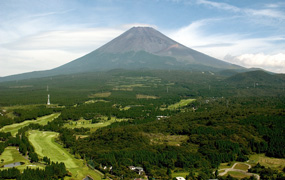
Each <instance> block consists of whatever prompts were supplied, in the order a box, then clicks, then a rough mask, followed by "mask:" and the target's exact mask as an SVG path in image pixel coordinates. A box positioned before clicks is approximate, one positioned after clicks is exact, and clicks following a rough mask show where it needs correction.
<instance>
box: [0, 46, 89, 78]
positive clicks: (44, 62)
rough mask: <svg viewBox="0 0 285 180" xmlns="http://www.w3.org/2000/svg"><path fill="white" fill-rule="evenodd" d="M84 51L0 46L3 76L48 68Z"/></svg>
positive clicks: (75, 56) (0, 63)
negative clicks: (6, 47)
mask: <svg viewBox="0 0 285 180" xmlns="http://www.w3.org/2000/svg"><path fill="white" fill-rule="evenodd" d="M82 55H84V53H73V52H67V51H62V50H52V49H51V50H11V49H3V48H0V56H1V60H0V67H1V74H0V75H1V76H8V75H12V74H19V73H24V72H31V71H39V70H48V69H52V68H55V67H57V66H60V65H63V64H65V63H68V62H69V61H71V60H74V59H76V58H78V57H80V56H82Z"/></svg>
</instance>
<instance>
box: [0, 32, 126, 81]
mask: <svg viewBox="0 0 285 180" xmlns="http://www.w3.org/2000/svg"><path fill="white" fill-rule="evenodd" d="M124 30H125V29H123V28H92V29H81V30H77V31H76V30H73V31H49V32H42V33H38V34H36V35H32V36H27V37H25V38H22V39H18V40H17V41H14V42H12V43H8V44H2V45H0V57H1V59H0V67H1V71H0V73H1V74H0V76H7V75H12V74H18V73H23V72H30V71H38V70H46V69H51V68H55V67H58V66H60V65H63V64H65V63H68V62H70V61H72V60H74V59H76V58H79V57H81V56H83V55H85V54H87V53H89V52H91V51H93V50H95V49H97V48H98V47H100V46H102V45H103V44H105V43H106V42H108V41H110V40H112V39H113V38H115V37H116V36H118V35H120V34H121V33H122V32H124Z"/></svg>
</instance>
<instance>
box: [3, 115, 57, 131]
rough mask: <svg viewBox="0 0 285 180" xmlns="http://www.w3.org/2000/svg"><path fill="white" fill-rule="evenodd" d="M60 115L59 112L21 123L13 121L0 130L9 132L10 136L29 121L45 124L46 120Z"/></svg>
mask: <svg viewBox="0 0 285 180" xmlns="http://www.w3.org/2000/svg"><path fill="white" fill-rule="evenodd" d="M59 115H60V113H54V114H50V115H47V116H43V117H39V118H37V119H36V120H27V121H24V122H21V123H15V124H11V125H7V126H4V127H3V128H1V129H0V131H3V132H11V134H12V136H16V134H17V133H18V130H19V129H21V128H22V127H25V126H28V125H29V124H31V123H36V124H40V125H46V124H47V123H48V122H50V121H53V120H54V119H55V118H57V117H58V116H59Z"/></svg>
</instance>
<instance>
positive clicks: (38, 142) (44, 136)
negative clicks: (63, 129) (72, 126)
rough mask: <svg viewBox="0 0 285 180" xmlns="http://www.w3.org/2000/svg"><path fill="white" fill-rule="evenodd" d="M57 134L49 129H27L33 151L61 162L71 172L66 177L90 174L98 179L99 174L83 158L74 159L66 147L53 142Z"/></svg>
mask: <svg viewBox="0 0 285 180" xmlns="http://www.w3.org/2000/svg"><path fill="white" fill-rule="evenodd" d="M57 136H58V133H56V132H50V131H37V130H33V131H29V141H30V142H31V143H32V145H33V146H34V148H35V152H36V153H37V154H38V155H39V156H40V157H41V158H42V157H44V156H47V157H49V158H50V160H51V161H54V162H63V163H64V164H65V166H66V168H67V169H68V171H70V172H71V173H72V177H69V178H67V179H83V178H84V177H86V176H87V175H90V176H91V177H93V178H94V179H100V178H101V177H100V175H99V174H98V173H96V172H95V171H93V170H91V169H89V168H88V167H87V166H86V165H84V163H83V160H81V159H75V158H74V157H73V155H71V154H70V153H69V152H68V151H67V150H66V149H64V148H63V147H62V146H61V145H59V144H57V143H56V142H55V138H56V137H57Z"/></svg>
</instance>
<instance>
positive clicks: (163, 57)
mask: <svg viewBox="0 0 285 180" xmlns="http://www.w3.org/2000/svg"><path fill="white" fill-rule="evenodd" d="M118 68H122V69H142V68H146V69H177V70H180V69H183V70H201V71H219V70H223V69H236V70H239V69H243V68H242V67H240V66H237V65H233V64H230V63H227V62H224V61H221V60H218V59H216V58H213V57H210V56H208V55H206V54H203V53H200V52H198V51H195V50H193V49H190V48H188V47H186V46H184V45H182V44H180V43H178V42H176V41H174V40H172V39H170V38H168V37H167V36H165V35H163V34H162V33H160V32H159V31H157V30H155V29H153V28H151V27H133V28H131V29H129V30H128V31H126V32H125V33H123V34H121V35H120V36H118V37H117V38H115V39H113V40H112V41H110V42H108V43H107V44H105V45H103V46H102V47H100V48H98V49H97V50H95V51H92V52H91V53H89V54H87V55H85V56H83V57H81V58H78V59H76V60H74V61H71V62H70V63H67V64H65V65H62V66H60V67H57V68H55V69H52V70H47V71H41V72H32V73H25V74H21V75H14V76H8V77H4V78H2V79H0V81H7V80H15V79H26V78H36V77H45V76H54V75H60V74H73V73H83V72H92V71H103V70H111V69H118Z"/></svg>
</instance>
